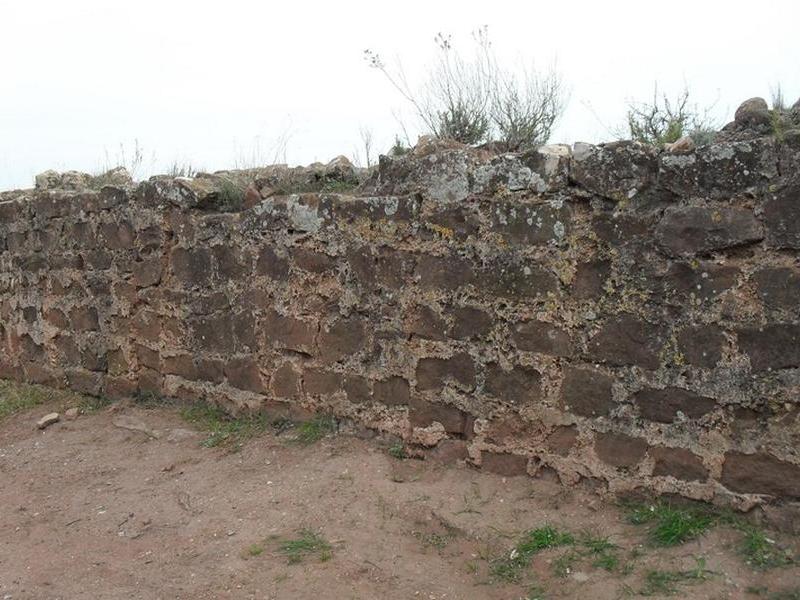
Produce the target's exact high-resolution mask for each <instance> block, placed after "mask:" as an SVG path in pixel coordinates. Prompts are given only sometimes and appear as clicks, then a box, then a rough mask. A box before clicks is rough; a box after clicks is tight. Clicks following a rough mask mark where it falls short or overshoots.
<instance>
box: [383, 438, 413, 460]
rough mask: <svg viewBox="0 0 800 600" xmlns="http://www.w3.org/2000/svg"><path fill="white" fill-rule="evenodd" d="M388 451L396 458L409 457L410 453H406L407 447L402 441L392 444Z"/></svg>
mask: <svg viewBox="0 0 800 600" xmlns="http://www.w3.org/2000/svg"><path fill="white" fill-rule="evenodd" d="M387 452H388V453H389V456H391V457H392V458H396V459H397V460H403V459H406V458H408V455H407V454H406V447H405V446H404V445H403V444H402V442H397V443H396V444H392V445H391V446H390V447H389V450H388V451H387Z"/></svg>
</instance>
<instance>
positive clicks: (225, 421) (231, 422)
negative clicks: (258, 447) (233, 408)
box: [181, 404, 269, 452]
mask: <svg viewBox="0 0 800 600" xmlns="http://www.w3.org/2000/svg"><path fill="white" fill-rule="evenodd" d="M181 416H182V417H183V418H184V419H185V420H186V421H188V422H189V423H191V424H193V425H195V426H197V427H200V428H202V429H204V430H206V431H207V432H208V437H206V438H205V439H204V440H203V441H202V442H201V443H200V444H201V445H202V446H203V447H205V448H216V447H218V446H219V447H225V448H228V449H230V450H232V451H234V452H235V451H238V450H240V449H241V448H242V446H243V444H244V443H245V442H246V441H247V440H249V439H251V438H253V437H255V436H256V435H258V434H260V433H262V432H263V431H265V430H266V429H267V427H268V426H269V421H268V420H267V417H266V415H264V414H256V415H247V416H241V417H232V416H231V415H229V414H228V413H226V412H225V411H224V410H222V409H221V408H218V407H216V406H211V405H208V404H195V405H193V406H190V407H188V408H185V409H184V410H182V411H181Z"/></svg>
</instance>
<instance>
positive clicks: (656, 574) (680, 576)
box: [640, 557, 713, 596]
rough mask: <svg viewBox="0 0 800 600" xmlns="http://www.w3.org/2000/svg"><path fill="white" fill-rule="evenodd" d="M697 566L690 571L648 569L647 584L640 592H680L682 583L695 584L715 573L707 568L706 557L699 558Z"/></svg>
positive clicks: (644, 594)
mask: <svg viewBox="0 0 800 600" xmlns="http://www.w3.org/2000/svg"><path fill="white" fill-rule="evenodd" d="M696 561H697V566H696V567H695V568H694V569H690V570H688V571H661V570H653V571H648V572H647V574H646V575H645V584H644V587H643V588H642V589H641V591H640V593H641V595H642V596H655V595H665V596H671V595H674V594H677V593H678V591H679V590H678V586H679V585H680V584H695V583H699V582H701V581H705V580H706V579H708V577H709V576H710V575H713V573H712V572H711V571H709V570H707V569H706V561H705V559H704V558H702V557H701V558H697V559H696Z"/></svg>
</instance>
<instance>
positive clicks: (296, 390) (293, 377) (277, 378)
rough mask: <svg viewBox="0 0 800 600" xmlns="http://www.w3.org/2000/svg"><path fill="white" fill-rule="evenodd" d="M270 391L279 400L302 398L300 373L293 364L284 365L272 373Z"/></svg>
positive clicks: (286, 363)
mask: <svg viewBox="0 0 800 600" xmlns="http://www.w3.org/2000/svg"><path fill="white" fill-rule="evenodd" d="M270 389H271V390H272V393H273V394H274V395H275V396H277V397H278V398H289V399H298V398H300V395H301V391H300V372H299V371H298V370H297V369H296V368H295V366H294V365H293V364H292V363H290V362H285V363H283V364H282V365H281V366H280V367H278V368H277V369H276V370H275V372H274V373H272V379H271V381H270Z"/></svg>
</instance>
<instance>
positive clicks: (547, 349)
mask: <svg viewBox="0 0 800 600" xmlns="http://www.w3.org/2000/svg"><path fill="white" fill-rule="evenodd" d="M511 339H513V340H514V343H515V344H516V345H517V348H519V349H520V350H527V351H529V352H537V353H539V354H549V355H551V356H570V355H571V354H572V340H571V339H570V335H569V333H568V332H566V331H564V330H563V329H561V328H560V327H558V326H556V325H553V324H552V323H548V322H546V321H526V322H524V323H518V324H517V325H515V326H514V329H513V331H512V334H511Z"/></svg>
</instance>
